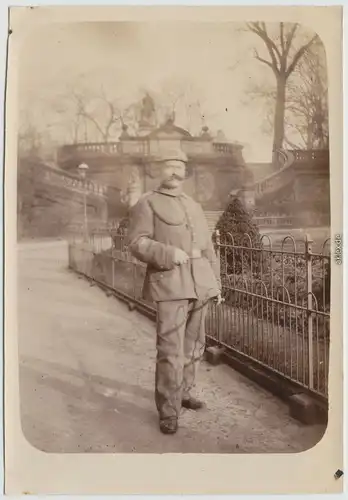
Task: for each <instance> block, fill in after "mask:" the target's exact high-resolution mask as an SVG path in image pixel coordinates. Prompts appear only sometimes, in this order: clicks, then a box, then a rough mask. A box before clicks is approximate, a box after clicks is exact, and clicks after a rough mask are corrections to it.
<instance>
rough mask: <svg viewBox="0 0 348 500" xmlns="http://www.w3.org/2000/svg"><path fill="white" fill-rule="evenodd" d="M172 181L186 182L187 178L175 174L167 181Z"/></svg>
mask: <svg viewBox="0 0 348 500" xmlns="http://www.w3.org/2000/svg"><path fill="white" fill-rule="evenodd" d="M172 180H177V181H183V180H185V176H183V175H178V174H173V175H171V176H170V177H167V178H166V181H172Z"/></svg>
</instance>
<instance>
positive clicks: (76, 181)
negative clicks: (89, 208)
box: [35, 164, 108, 198]
mask: <svg viewBox="0 0 348 500" xmlns="http://www.w3.org/2000/svg"><path fill="white" fill-rule="evenodd" d="M35 169H37V170H41V171H42V172H41V176H42V180H44V181H45V182H47V183H48V184H54V185H57V186H62V187H66V188H67V189H71V190H73V191H77V192H87V193H88V194H92V195H95V196H99V197H103V198H105V197H106V196H107V189H108V188H107V186H104V185H102V184H100V183H96V182H95V181H92V180H90V179H88V178H87V179H81V178H80V177H79V176H78V175H73V174H71V173H66V172H63V171H61V170H59V169H57V168H54V167H50V166H48V165H43V164H37V165H35Z"/></svg>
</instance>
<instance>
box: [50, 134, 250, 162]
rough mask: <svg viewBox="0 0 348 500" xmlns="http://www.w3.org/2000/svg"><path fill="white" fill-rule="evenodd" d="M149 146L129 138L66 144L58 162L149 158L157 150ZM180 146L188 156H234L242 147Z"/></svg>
mask: <svg viewBox="0 0 348 500" xmlns="http://www.w3.org/2000/svg"><path fill="white" fill-rule="evenodd" d="M155 142H156V148H153V147H152V145H151V140H150V141H148V140H146V139H138V138H129V139H125V140H122V141H119V142H107V143H102V142H101V143H79V144H67V145H64V146H62V147H60V148H59V150H58V162H59V163H60V164H62V163H64V162H66V161H69V160H70V159H76V161H82V160H84V159H85V160H86V161H88V158H96V157H98V156H122V155H128V154H129V155H135V156H137V155H139V156H151V155H152V154H153V153H154V151H155V150H156V149H157V140H156V141H155ZM181 146H182V148H183V150H184V151H185V152H186V153H187V154H188V155H190V156H191V155H192V156H195V155H202V154H206V155H214V154H215V155H223V156H226V155H227V156H228V155H231V156H232V155H235V154H239V152H240V150H241V149H242V146H240V145H238V144H230V143H214V142H211V141H204V140H199V138H194V139H193V140H187V139H182V140H181Z"/></svg>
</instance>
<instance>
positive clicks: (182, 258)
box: [173, 248, 190, 265]
mask: <svg viewBox="0 0 348 500" xmlns="http://www.w3.org/2000/svg"><path fill="white" fill-rule="evenodd" d="M189 259H190V257H189V256H188V255H187V253H186V252H184V250H181V249H180V248H176V249H175V251H174V258H173V261H174V264H176V265H180V264H186V262H188V261H189Z"/></svg>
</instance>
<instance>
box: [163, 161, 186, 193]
mask: <svg viewBox="0 0 348 500" xmlns="http://www.w3.org/2000/svg"><path fill="white" fill-rule="evenodd" d="M185 176H186V165H185V163H184V162H182V161H178V160H169V161H166V162H165V163H163V165H162V168H161V186H163V187H165V188H167V189H175V188H177V187H179V186H181V185H182V183H183V182H184V180H185Z"/></svg>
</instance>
